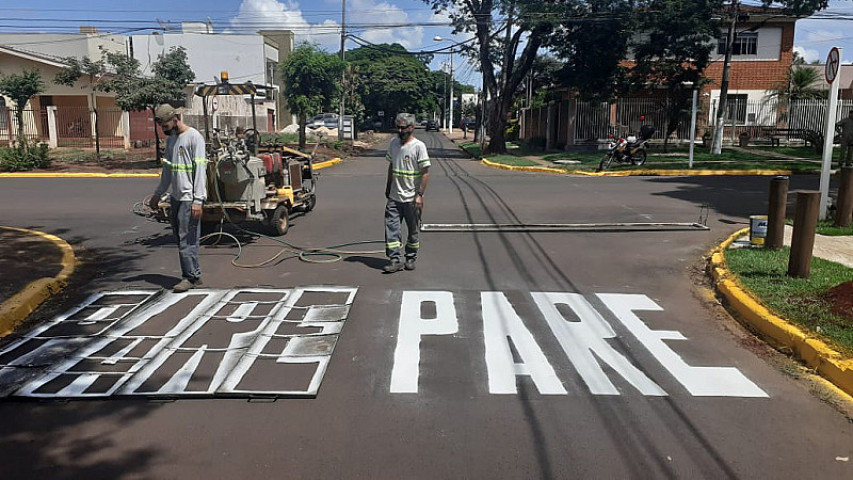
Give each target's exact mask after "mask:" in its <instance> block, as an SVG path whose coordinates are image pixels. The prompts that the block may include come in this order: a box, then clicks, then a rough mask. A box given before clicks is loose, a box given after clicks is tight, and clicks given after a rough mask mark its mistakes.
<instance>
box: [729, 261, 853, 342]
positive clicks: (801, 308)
mask: <svg viewBox="0 0 853 480" xmlns="http://www.w3.org/2000/svg"><path fill="white" fill-rule="evenodd" d="M789 254H790V250H789V249H788V248H785V249H783V250H781V251H772V250H766V249H763V248H735V249H730V250H726V252H725V257H726V264H727V265H728V267H729V269H730V270H731V271H732V272H733V273H735V274H736V275H737V277H738V278H739V279H740V281H741V283H742V284H743V285H744V286H745V287H746V288H747V289H749V290H750V291H751V292H753V294H754V295H755V296H756V297H757V298H759V299H760V300H761V303H762V304H764V305H765V306H767V307H768V308H770V309H771V310H773V311H774V312H776V313H777V314H778V315H779V316H781V317H782V318H784V319H786V320H789V321H791V322H793V323H796V324H797V325H799V326H801V327H802V328H804V329H805V330H808V331H810V332H813V333H817V334H819V335H820V336H822V337H823V338H825V339H827V340H828V341H829V343H831V344H833V345H834V346H835V347H836V348H838V349H839V350H842V351H844V352H845V353H846V354H848V355H852V354H853V319H851V318H846V317H843V316H840V315H836V314H834V313H833V312H832V311H831V309H830V303H829V302H828V301H827V299H826V294H827V291H828V290H830V289H831V288H833V287H835V286H837V285H839V284H841V283H844V282H849V281H853V268H848V267H845V266H844V265H841V264H838V263H834V262H830V261H827V260H823V259H820V258H814V259H813V260H812V265H811V274H810V276H809V278H790V277H788V276H786V272H787V270H788V256H789Z"/></svg>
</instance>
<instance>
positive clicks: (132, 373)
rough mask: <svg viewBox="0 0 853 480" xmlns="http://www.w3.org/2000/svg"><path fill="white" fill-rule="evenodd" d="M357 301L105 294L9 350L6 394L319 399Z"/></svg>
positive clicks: (324, 292) (262, 294) (5, 353)
mask: <svg viewBox="0 0 853 480" xmlns="http://www.w3.org/2000/svg"><path fill="white" fill-rule="evenodd" d="M356 292H357V288H352V287H324V286H322V287H298V288H292V289H266V288H250V289H232V290H207V289H205V290H201V289H200V290H191V291H189V292H186V293H178V294H176V293H171V292H162V291H144V290H140V291H119V292H106V293H100V294H96V295H93V296H91V297H90V298H88V299H87V300H86V301H85V302H83V304H81V305H79V306H78V307H76V308H74V309H72V310H71V311H69V312H67V313H65V314H63V315H60V316H59V317H57V318H55V319H53V320H52V321H50V322H47V323H46V324H44V325H42V326H40V327H38V328H36V329H34V330H33V331H31V332H29V333H27V334H26V335H24V336H23V337H21V338H19V339H17V340H15V341H13V342H11V343H10V344H9V345H6V346H5V347H4V348H3V349H2V350H0V392H3V393H5V394H6V395H14V396H20V397H37V398H98V397H109V396H137V395H141V396H147V397H168V398H174V397H198V396H204V397H209V396H230V397H253V396H276V397H278V396H297V397H298V396H314V395H316V393H317V390H318V389H319V388H320V383H321V382H322V380H323V376H324V374H325V372H326V368H327V367H328V365H329V361H330V359H331V355H332V353H333V351H334V348H335V344H336V343H337V340H338V336H339V335H340V332H341V330H342V328H343V325H344V322H345V321H346V319H347V316H348V315H349V310H350V307H351V305H352V302H353V300H354V298H355V294H356Z"/></svg>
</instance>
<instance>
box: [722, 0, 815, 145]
mask: <svg viewBox="0 0 853 480" xmlns="http://www.w3.org/2000/svg"><path fill="white" fill-rule="evenodd" d="M761 3H762V5H763V6H764V7H765V8H768V7H770V6H777V7H778V6H781V8H780V14H782V15H789V16H798V17H808V16H810V15H812V14H813V13H815V12H816V11H818V10H823V9H825V8H826V7H828V6H829V0H781V1H774V0H761ZM739 4H740V1H739V0H732V1H731V3H730V5H731V9H730V10H729V11H728V12H726V13H727V15H728V20H727V22H728V23H729V30H728V34H727V36H726V57H725V58H726V59H725V62H724V64H723V79H722V82H721V84H720V103H719V105H718V106H717V118H716V121H715V125H714V137H713V141H712V144H711V154H713V155H720V154H721V153H722V142H723V112H725V111H726V97H727V95H728V87H729V70H730V69H731V66H730V63H731V62H730V60H731V54H732V42H734V39H735V31H736V27H737V22H738V18H739V16H740V13H739V11H738V7H739Z"/></svg>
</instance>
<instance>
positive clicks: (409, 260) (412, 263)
mask: <svg viewBox="0 0 853 480" xmlns="http://www.w3.org/2000/svg"><path fill="white" fill-rule="evenodd" d="M404 267H405V268H406V270H414V269H415V259H414V258H407V259H406V263H405V264H404Z"/></svg>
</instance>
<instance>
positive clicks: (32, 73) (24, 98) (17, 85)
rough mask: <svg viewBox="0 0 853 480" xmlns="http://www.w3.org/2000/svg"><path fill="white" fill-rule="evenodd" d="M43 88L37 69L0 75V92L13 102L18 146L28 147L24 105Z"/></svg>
mask: <svg viewBox="0 0 853 480" xmlns="http://www.w3.org/2000/svg"><path fill="white" fill-rule="evenodd" d="M44 89H45V84H44V81H43V80H42V79H41V74H40V73H39V72H38V70H24V72H23V73H21V74H20V75H17V74H11V75H0V93H2V94H3V95H6V96H7V97H9V98H10V99H11V100H12V102H14V103H15V119H16V120H17V121H18V146H19V148H22V149H24V150H26V149H27V148H28V145H27V141H26V138H24V107H26V105H27V102H29V101H30V99H31V98H33V97H34V96H36V95H38V94H40V93H41V92H43V91H44Z"/></svg>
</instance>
